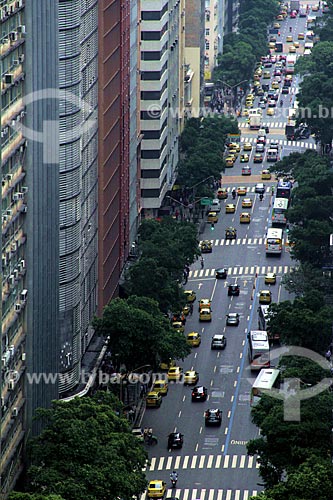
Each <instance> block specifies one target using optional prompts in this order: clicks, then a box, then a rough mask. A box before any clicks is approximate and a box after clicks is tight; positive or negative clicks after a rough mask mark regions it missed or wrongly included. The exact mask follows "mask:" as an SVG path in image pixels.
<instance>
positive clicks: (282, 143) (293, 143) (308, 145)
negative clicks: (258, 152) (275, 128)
mask: <svg viewBox="0 0 333 500" xmlns="http://www.w3.org/2000/svg"><path fill="white" fill-rule="evenodd" d="M243 128H244V127H243ZM270 140H272V141H274V139H268V140H267V141H266V142H267V144H270ZM240 142H250V143H255V142H256V138H255V137H241V138H240ZM277 142H278V143H279V145H280V146H292V147H298V148H307V149H317V146H316V144H314V143H312V142H304V141H287V140H283V139H278V140H277Z"/></svg>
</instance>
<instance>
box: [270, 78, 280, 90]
mask: <svg viewBox="0 0 333 500" xmlns="http://www.w3.org/2000/svg"><path fill="white" fill-rule="evenodd" d="M279 88H280V85H279V83H278V82H277V81H276V80H273V81H272V89H274V90H278V89H279Z"/></svg>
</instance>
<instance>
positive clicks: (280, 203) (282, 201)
mask: <svg viewBox="0 0 333 500" xmlns="http://www.w3.org/2000/svg"><path fill="white" fill-rule="evenodd" d="M275 208H282V209H284V210H287V208H288V199H287V198H275V200H274V205H273V210H274V209H275Z"/></svg>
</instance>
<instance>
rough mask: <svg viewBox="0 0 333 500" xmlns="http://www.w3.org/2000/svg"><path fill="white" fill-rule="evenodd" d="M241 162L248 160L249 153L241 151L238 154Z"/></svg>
mask: <svg viewBox="0 0 333 500" xmlns="http://www.w3.org/2000/svg"><path fill="white" fill-rule="evenodd" d="M240 161H241V163H247V162H248V161H249V155H248V154H247V153H243V154H241V155H240Z"/></svg>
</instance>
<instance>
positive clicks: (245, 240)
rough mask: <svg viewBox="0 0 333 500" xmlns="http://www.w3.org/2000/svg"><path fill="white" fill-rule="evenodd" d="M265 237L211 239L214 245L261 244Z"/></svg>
mask: <svg viewBox="0 0 333 500" xmlns="http://www.w3.org/2000/svg"><path fill="white" fill-rule="evenodd" d="M205 241H206V240H205ZM264 241H265V238H236V239H234V240H225V239H221V240H211V242H212V245H213V246H214V247H217V246H228V245H229V246H230V245H262V244H263V243H264ZM200 243H201V241H200Z"/></svg>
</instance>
